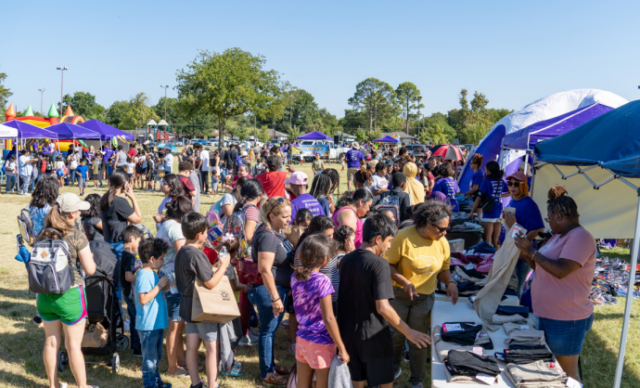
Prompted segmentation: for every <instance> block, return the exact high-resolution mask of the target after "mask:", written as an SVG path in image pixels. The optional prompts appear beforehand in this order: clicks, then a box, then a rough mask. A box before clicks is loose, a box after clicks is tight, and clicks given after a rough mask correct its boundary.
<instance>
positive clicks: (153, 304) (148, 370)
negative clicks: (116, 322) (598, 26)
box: [134, 238, 171, 388]
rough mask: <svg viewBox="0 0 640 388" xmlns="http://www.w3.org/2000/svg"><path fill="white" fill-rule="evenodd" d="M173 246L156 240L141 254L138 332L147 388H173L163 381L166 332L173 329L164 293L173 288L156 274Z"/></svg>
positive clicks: (142, 248)
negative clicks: (163, 348) (169, 287)
mask: <svg viewBox="0 0 640 388" xmlns="http://www.w3.org/2000/svg"><path fill="white" fill-rule="evenodd" d="M168 248H169V246H168V245H167V243H166V242H164V241H162V240H160V239H158V238H156V239H154V240H147V241H144V242H143V243H142V244H140V247H139V248H138V253H139V255H140V261H141V262H142V268H141V269H140V270H139V271H138V273H137V274H136V282H135V294H134V299H135V304H136V316H135V317H136V318H135V320H136V323H135V324H136V329H137V330H138V335H139V336H140V344H141V351H142V368H141V369H142V384H143V386H144V387H145V388H156V387H160V388H171V384H169V383H165V382H163V381H162V379H161V378H160V369H159V365H160V359H161V358H162V340H163V338H164V329H165V328H166V327H168V326H169V318H168V317H169V316H168V312H167V301H166V299H165V297H164V291H163V289H164V288H166V287H167V285H168V284H169V279H168V278H167V276H163V277H162V279H160V278H158V275H157V274H156V271H157V270H159V269H160V268H161V267H162V264H164V255H165V253H167V249H168Z"/></svg>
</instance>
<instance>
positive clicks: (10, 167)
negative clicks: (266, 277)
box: [4, 160, 17, 175]
mask: <svg viewBox="0 0 640 388" xmlns="http://www.w3.org/2000/svg"><path fill="white" fill-rule="evenodd" d="M4 166H5V167H4V168H5V171H6V172H7V175H16V173H17V171H16V162H12V161H11V160H7V161H6V162H5V163H4ZM9 170H11V171H9Z"/></svg>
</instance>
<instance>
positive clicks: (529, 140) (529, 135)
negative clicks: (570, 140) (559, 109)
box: [503, 103, 613, 150]
mask: <svg viewBox="0 0 640 388" xmlns="http://www.w3.org/2000/svg"><path fill="white" fill-rule="evenodd" d="M611 110H613V108H611V107H608V106H605V105H601V104H597V103H596V104H592V105H589V106H586V107H584V108H580V109H576V110H574V111H571V112H568V113H565V114H563V115H560V116H557V117H553V118H550V119H548V120H544V121H539V122H537V123H535V124H533V125H530V126H528V127H526V128H524V129H521V130H519V131H517V132H513V133H510V134H508V135H507V136H505V138H504V147H503V148H507V149H514V150H533V148H534V147H535V145H536V144H537V143H538V142H541V141H543V140H548V139H553V138H554V137H556V136H559V135H562V134H563V133H566V132H569V131H571V130H573V129H574V128H576V127H578V126H580V125H582V124H584V123H586V122H587V121H589V120H591V119H594V118H596V117H598V116H600V115H602V114H604V113H607V112H609V111H611Z"/></svg>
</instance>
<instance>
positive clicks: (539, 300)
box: [505, 186, 596, 381]
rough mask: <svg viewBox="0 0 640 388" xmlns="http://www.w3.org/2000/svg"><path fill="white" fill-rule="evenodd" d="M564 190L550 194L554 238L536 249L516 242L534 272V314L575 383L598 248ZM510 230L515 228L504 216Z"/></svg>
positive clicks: (525, 241) (590, 306)
mask: <svg viewBox="0 0 640 388" xmlns="http://www.w3.org/2000/svg"><path fill="white" fill-rule="evenodd" d="M566 194H567V192H566V190H565V188H564V187H561V186H555V187H552V188H551V189H550V190H549V201H548V202H547V203H548V205H547V218H546V219H545V221H547V223H548V224H549V226H550V227H551V231H552V232H553V237H551V239H550V240H549V241H548V242H547V243H546V244H545V245H544V246H543V247H542V248H540V250H536V249H534V248H533V247H532V245H531V241H529V240H528V239H527V238H526V236H522V237H518V238H516V239H515V240H516V245H517V246H518V248H520V250H521V252H522V255H521V256H520V257H521V258H522V259H524V260H526V261H527V262H528V263H529V265H530V266H531V268H532V269H534V270H535V275H534V278H533V283H532V285H531V302H532V304H533V313H534V314H535V315H536V316H537V317H539V318H540V330H544V332H545V336H546V339H547V345H549V349H550V350H551V352H552V353H553V355H554V356H556V358H557V359H558V362H559V363H560V365H561V366H562V369H564V371H565V372H566V373H567V375H569V376H570V377H572V378H573V379H575V380H578V381H580V378H579V376H578V358H579V357H580V352H581V351H582V345H583V344H584V338H585V336H586V334H587V332H588V331H589V330H590V329H591V325H592V324H593V304H592V303H591V301H590V300H589V294H590V292H591V282H592V280H593V277H594V275H595V265H596V243H595V240H594V238H593V236H592V235H591V234H590V233H589V232H588V231H587V230H586V229H585V228H583V227H582V226H580V219H579V214H578V206H577V205H576V202H575V201H574V200H573V199H572V198H571V197H569V196H568V195H566ZM505 217H506V222H507V225H508V226H509V227H510V226H511V225H513V224H514V223H515V217H514V216H513V214H512V213H505Z"/></svg>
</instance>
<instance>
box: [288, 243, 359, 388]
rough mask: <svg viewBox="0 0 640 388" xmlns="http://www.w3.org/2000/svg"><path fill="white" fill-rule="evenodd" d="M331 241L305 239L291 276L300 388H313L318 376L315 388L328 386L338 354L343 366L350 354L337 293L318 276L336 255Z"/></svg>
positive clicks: (329, 283)
mask: <svg viewBox="0 0 640 388" xmlns="http://www.w3.org/2000/svg"><path fill="white" fill-rule="evenodd" d="M334 250H335V249H334V243H333V241H332V240H331V238H330V237H328V236H326V235H323V234H314V235H311V236H309V237H307V238H305V239H304V241H303V242H302V245H301V246H300V251H299V255H298V259H299V260H300V265H297V266H295V267H294V273H293V274H292V275H291V293H292V296H293V307H294V309H295V312H296V318H297V320H298V331H297V332H296V336H297V337H296V361H297V362H296V368H297V373H298V387H302V388H307V387H311V383H312V379H313V375H314V373H315V375H316V378H317V382H316V388H326V387H328V386H329V368H330V366H331V362H332V361H333V358H334V357H335V355H336V348H337V350H338V359H339V360H340V362H341V363H342V364H345V363H347V362H349V354H348V353H347V350H346V348H345V345H344V343H343V342H342V337H341V336H340V331H339V330H338V323H337V321H336V318H335V315H334V312H333V304H332V300H331V295H332V294H334V293H335V290H334V289H333V285H332V284H331V280H329V278H328V277H327V276H326V275H324V274H321V273H320V272H319V270H320V268H321V267H323V266H324V265H325V264H326V263H327V262H328V261H329V259H331V257H332V256H333V254H334Z"/></svg>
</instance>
